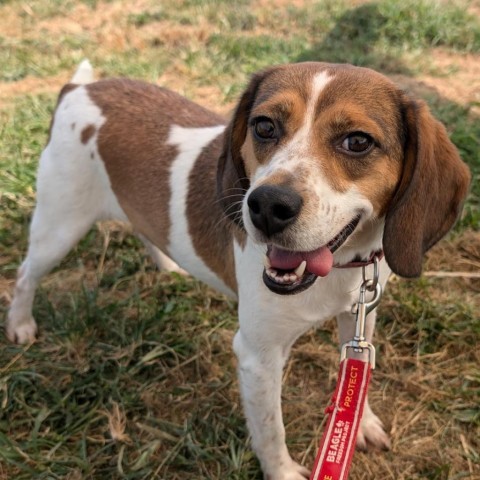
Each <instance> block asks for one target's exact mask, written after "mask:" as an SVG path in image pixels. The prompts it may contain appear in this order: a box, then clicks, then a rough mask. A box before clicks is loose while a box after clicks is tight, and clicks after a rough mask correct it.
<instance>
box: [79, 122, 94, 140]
mask: <svg viewBox="0 0 480 480" xmlns="http://www.w3.org/2000/svg"><path fill="white" fill-rule="evenodd" d="M96 131H97V129H96V127H95V125H87V126H86V127H85V128H83V129H82V133H81V134H80V140H81V142H82V143H83V144H84V145H86V144H87V143H88V141H89V140H90V139H91V138H92V137H93V136H94V135H95V132H96Z"/></svg>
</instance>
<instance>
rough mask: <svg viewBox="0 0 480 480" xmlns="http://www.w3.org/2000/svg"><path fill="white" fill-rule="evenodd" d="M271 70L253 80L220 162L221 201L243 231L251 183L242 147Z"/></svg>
mask: <svg viewBox="0 0 480 480" xmlns="http://www.w3.org/2000/svg"><path fill="white" fill-rule="evenodd" d="M272 70H274V69H269V70H265V71H263V72H260V73H257V74H255V75H253V77H252V78H251V80H250V83H249V84H248V86H247V88H246V90H245V91H244V92H243V94H242V96H241V98H240V101H239V102H238V105H237V107H236V109H235V112H234V114H233V117H232V120H231V121H230V123H229V125H228V127H227V129H226V130H225V137H224V143H223V151H222V153H221V155H220V158H219V160H218V168H217V196H218V199H219V200H220V204H221V205H222V208H223V210H224V212H225V214H226V215H227V217H229V218H231V219H232V220H233V221H234V222H235V223H237V224H238V225H239V226H240V227H242V228H243V222H242V213H241V209H242V199H243V197H244V196H245V193H246V191H247V190H248V188H249V186H250V180H249V178H248V177H247V174H246V172H245V165H244V162H243V158H242V153H241V148H242V146H243V144H244V142H245V138H246V136H247V129H248V118H249V116H250V112H251V110H252V107H253V104H254V102H255V97H256V95H257V92H258V89H259V87H260V85H261V83H262V82H263V81H264V80H265V78H266V77H267V76H268V75H269V74H270V73H271V71H272Z"/></svg>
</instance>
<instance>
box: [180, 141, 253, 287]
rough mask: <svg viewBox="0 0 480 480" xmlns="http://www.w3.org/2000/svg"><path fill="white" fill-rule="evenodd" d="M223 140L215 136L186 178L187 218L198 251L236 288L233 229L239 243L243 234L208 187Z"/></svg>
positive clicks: (223, 278)
mask: <svg viewBox="0 0 480 480" xmlns="http://www.w3.org/2000/svg"><path fill="white" fill-rule="evenodd" d="M222 143H223V136H219V137H217V138H216V139H215V140H214V141H213V142H212V143H210V144H209V145H208V146H207V147H205V148H204V150H203V152H202V153H201V155H200V156H199V157H198V159H197V160H196V162H195V165H194V167H193V169H192V171H191V173H190V179H189V188H188V198H187V218H188V226H189V233H190V237H191V239H192V243H193V246H194V247H195V251H196V252H197V255H199V256H200V257H201V258H202V260H203V261H204V262H205V264H206V265H207V266H208V267H209V268H210V269H211V270H212V271H214V272H215V273H216V274H217V275H218V276H219V277H220V278H221V279H222V280H223V282H225V284H226V285H228V287H229V288H230V289H232V290H233V291H234V292H236V291H237V279H236V276H235V261H234V253H233V237H234V234H235V232H234V230H238V232H236V234H235V238H236V240H237V241H238V242H239V243H240V245H242V244H243V243H244V239H243V237H244V234H243V233H242V232H240V230H239V229H238V227H236V226H235V225H234V224H233V222H231V221H230V220H229V219H228V218H227V216H226V215H225V213H224V212H223V210H222V209H221V208H220V205H219V202H218V198H217V192H216V190H215V188H209V186H211V185H215V183H216V169H217V158H218V155H219V152H220V150H221V148H222Z"/></svg>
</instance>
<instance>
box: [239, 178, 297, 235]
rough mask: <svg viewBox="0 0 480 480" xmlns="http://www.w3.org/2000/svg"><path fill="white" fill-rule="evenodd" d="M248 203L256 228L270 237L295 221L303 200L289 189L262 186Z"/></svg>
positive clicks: (251, 196)
mask: <svg viewBox="0 0 480 480" xmlns="http://www.w3.org/2000/svg"><path fill="white" fill-rule="evenodd" d="M247 203H248V207H249V208H250V218H251V219H252V222H253V224H254V225H255V227H256V228H258V229H259V230H260V231H262V232H263V233H264V234H265V235H266V236H267V237H270V236H272V235H273V234H275V233H279V232H281V231H282V230H284V229H285V228H286V227H287V226H288V225H290V224H291V223H293V222H294V221H295V219H296V218H297V216H298V214H299V213H300V209H301V208H302V204H303V200H302V197H301V196H300V195H299V194H298V193H296V192H295V191H294V190H292V189H291V188H289V187H285V186H273V185H262V186H261V187H258V188H256V189H255V190H254V191H253V192H252V193H251V194H250V196H249V197H248V202H247Z"/></svg>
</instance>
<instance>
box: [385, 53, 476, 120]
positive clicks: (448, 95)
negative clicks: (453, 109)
mask: <svg viewBox="0 0 480 480" xmlns="http://www.w3.org/2000/svg"><path fill="white" fill-rule="evenodd" d="M431 60H432V63H433V65H434V67H435V68H436V69H438V70H439V71H440V72H446V73H445V75H442V76H434V75H431V74H430V75H419V76H418V77H409V76H406V75H392V76H391V78H392V80H394V81H395V82H396V83H397V84H399V85H400V86H401V87H403V88H405V89H407V90H408V91H410V92H412V93H413V94H415V95H418V96H425V95H430V94H431V93H435V94H436V95H438V96H441V97H443V98H445V99H447V100H450V101H451V102H455V103H458V104H460V105H463V106H468V105H471V108H472V113H474V114H477V115H480V56H479V55H473V54H458V53H455V54H454V53H451V52H447V51H445V50H441V49H436V50H434V51H433V52H432V58H431ZM448 72H451V73H448Z"/></svg>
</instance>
